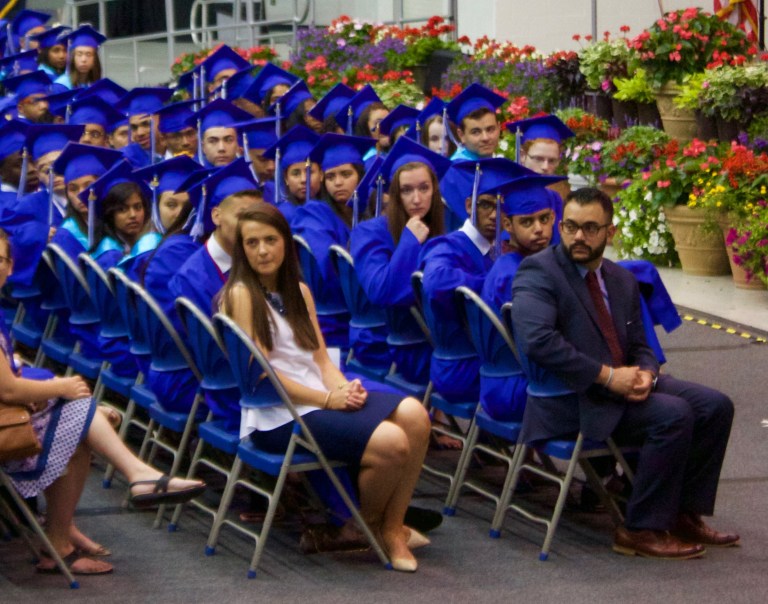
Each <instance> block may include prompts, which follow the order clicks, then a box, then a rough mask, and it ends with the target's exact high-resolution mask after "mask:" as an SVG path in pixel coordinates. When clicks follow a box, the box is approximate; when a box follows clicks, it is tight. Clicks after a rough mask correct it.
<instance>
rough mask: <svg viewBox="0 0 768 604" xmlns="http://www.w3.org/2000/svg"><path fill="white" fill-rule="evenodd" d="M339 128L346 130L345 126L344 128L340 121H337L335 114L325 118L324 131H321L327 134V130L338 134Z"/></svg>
mask: <svg viewBox="0 0 768 604" xmlns="http://www.w3.org/2000/svg"><path fill="white" fill-rule="evenodd" d="M339 130H341V131H342V132H344V128H342V127H341V126H340V125H339V122H337V121H336V116H335V115H329V116H328V117H327V118H325V119H324V120H323V131H322V132H321V134H326V133H327V132H331V133H333V134H337V133H338V132H339Z"/></svg>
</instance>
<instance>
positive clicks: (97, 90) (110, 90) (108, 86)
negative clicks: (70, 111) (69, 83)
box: [75, 78, 128, 106]
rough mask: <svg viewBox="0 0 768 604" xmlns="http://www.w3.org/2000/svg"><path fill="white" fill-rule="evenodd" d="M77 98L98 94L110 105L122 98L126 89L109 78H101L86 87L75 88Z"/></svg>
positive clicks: (126, 92) (115, 103)
mask: <svg viewBox="0 0 768 604" xmlns="http://www.w3.org/2000/svg"><path fill="white" fill-rule="evenodd" d="M75 92H76V96H77V100H80V99H85V98H88V97H89V96H98V97H99V98H100V99H101V100H102V101H106V102H107V103H109V104H110V105H112V106H114V105H117V103H118V102H119V101H120V99H122V98H123V97H124V96H125V95H126V94H128V91H127V90H126V89H125V88H123V87H122V86H120V84H117V83H116V82H113V81H112V80H110V79H109V78H101V79H100V80H96V81H95V82H94V83H93V84H91V85H90V86H88V87H87V88H81V89H80V90H76V91H75Z"/></svg>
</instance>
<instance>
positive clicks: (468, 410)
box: [429, 392, 477, 419]
mask: <svg viewBox="0 0 768 604" xmlns="http://www.w3.org/2000/svg"><path fill="white" fill-rule="evenodd" d="M429 402H430V405H431V406H432V407H434V408H435V409H439V410H440V411H442V412H443V413H445V414H446V415H452V416H453V417H460V418H461V419H472V418H473V417H474V416H475V410H476V409H477V401H460V402H457V403H451V402H449V401H447V400H446V399H445V398H443V396H442V395H440V394H438V393H437V392H433V393H432V396H431V397H430V399H429Z"/></svg>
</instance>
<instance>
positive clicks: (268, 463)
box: [206, 314, 391, 578]
mask: <svg viewBox="0 0 768 604" xmlns="http://www.w3.org/2000/svg"><path fill="white" fill-rule="evenodd" d="M213 323H214V325H215V327H216V329H217V331H218V332H219V333H220V334H221V339H222V341H223V342H224V349H225V350H226V351H227V354H228V355H229V363H230V365H231V367H232V373H233V374H234V377H235V380H236V381H237V384H238V387H239V388H240V395H241V399H240V405H241V406H244V407H273V406H276V405H285V407H286V408H287V409H288V410H289V411H290V412H291V415H292V416H293V419H294V422H295V425H294V430H293V433H292V434H291V438H290V440H289V442H288V447H287V449H286V451H285V453H284V454H282V455H281V454H276V453H267V452H265V451H261V450H259V449H258V448H257V447H256V446H255V445H254V444H253V443H252V442H251V440H250V439H246V440H245V441H243V442H242V443H241V444H240V445H239V446H238V448H237V458H236V460H235V465H234V466H233V468H232V472H231V474H230V476H229V480H228V481H227V485H226V487H225V489H224V494H223V495H222V498H221V503H220V505H219V509H218V511H217V513H216V516H215V519H214V523H213V527H212V528H211V532H210V534H209V536H208V544H207V546H206V554H207V555H212V554H213V553H214V552H215V548H216V543H217V541H218V537H219V533H220V531H221V528H222V527H223V526H224V525H227V526H230V527H232V528H234V529H235V530H237V531H239V532H241V533H243V534H244V535H248V536H250V537H252V538H253V539H254V540H255V542H256V545H255V549H254V552H253V557H252V558H251V564H250V567H249V569H248V577H249V578H255V577H256V568H257V566H258V564H259V560H260V558H261V554H262V552H263V550H264V546H265V544H266V540H267V537H268V535H269V530H270V528H271V526H272V522H273V520H274V517H275V511H276V510H277V504H278V502H279V500H280V495H281V494H282V491H283V487H284V486H285V479H286V477H287V476H288V473H289V472H306V471H309V470H318V469H322V470H323V471H324V472H325V473H326V475H327V476H328V478H329V480H330V481H331V483H332V484H333V486H334V488H335V489H336V491H337V492H338V493H339V495H340V496H341V498H342V500H343V501H344V504H345V505H346V506H347V507H348V508H349V510H350V511H351V513H352V516H353V517H354V519H355V521H356V522H357V524H358V526H359V527H360V529H361V530H362V531H363V533H364V534H365V536H366V537H367V539H368V541H369V542H370V544H371V546H372V547H373V549H374V551H375V552H376V554H377V555H378V556H379V559H380V560H381V562H382V563H383V564H384V565H385V566H386V567H387V568H391V564H390V562H389V560H388V559H387V556H386V554H385V553H384V551H383V550H382V549H381V546H380V545H379V544H378V542H377V541H376V539H375V537H374V536H373V534H372V533H371V531H370V529H369V528H368V526H367V525H366V524H365V521H364V520H363V519H362V517H361V516H360V512H359V511H358V510H357V507H356V506H355V504H354V503H353V501H352V498H351V497H350V496H349V494H348V493H347V491H346V490H345V489H344V487H343V486H342V485H341V483H340V482H339V479H338V477H337V476H336V474H335V473H334V471H333V469H332V468H334V467H339V466H341V465H343V464H341V463H339V462H333V461H329V460H327V459H326V457H325V455H323V452H322V451H321V450H320V447H319V446H318V444H317V441H315V438H314V436H312V433H311V432H310V430H309V429H308V428H307V426H306V424H305V423H304V421H303V420H302V418H301V416H300V415H299V414H298V413H297V412H296V409H295V407H294V406H293V402H292V401H291V399H290V397H289V396H288V393H287V392H286V391H285V388H284V387H283V385H282V383H281V382H280V379H279V378H278V377H277V375H276V374H275V372H274V370H273V369H272V366H271V365H270V364H269V361H268V360H267V359H266V358H265V357H264V355H263V354H262V353H261V351H260V350H259V348H258V347H257V346H256V345H255V344H254V343H253V341H252V340H251V338H250V337H249V336H248V335H247V334H246V333H245V332H244V331H243V330H242V329H240V327H239V326H238V325H237V324H236V323H235V322H234V321H232V319H230V318H229V317H227V316H224V315H222V314H217V315H215V316H214V318H213ZM243 465H247V466H249V467H251V468H255V469H257V470H261V471H262V472H265V473H267V474H269V475H270V476H274V477H276V478H277V480H276V483H275V487H274V489H273V490H272V491H268V490H266V489H265V488H264V487H263V486H261V485H257V484H255V483H253V482H251V481H248V480H246V479H241V478H240V474H241V472H242V469H243ZM238 485H239V486H243V487H245V488H247V489H249V490H250V491H252V492H254V493H258V494H260V495H262V496H263V497H266V498H267V500H268V501H269V506H268V508H267V513H266V516H265V517H264V523H263V524H262V527H261V530H260V531H259V532H256V531H254V530H251V529H249V528H247V527H245V526H243V525H242V524H240V523H238V522H235V521H234V520H230V519H228V518H227V511H228V509H229V506H230V504H231V502H232V497H233V496H234V493H235V488H236V487H237V486H238Z"/></svg>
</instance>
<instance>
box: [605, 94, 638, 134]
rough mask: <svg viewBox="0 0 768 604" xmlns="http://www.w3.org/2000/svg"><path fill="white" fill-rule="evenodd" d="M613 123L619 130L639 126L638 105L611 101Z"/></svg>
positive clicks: (629, 102)
mask: <svg viewBox="0 0 768 604" xmlns="http://www.w3.org/2000/svg"><path fill="white" fill-rule="evenodd" d="M611 108H612V109H613V121H614V123H615V124H616V125H617V126H618V127H619V128H629V127H630V126H634V125H635V124H637V103H635V102H634V101H617V100H616V99H613V98H612V99H611Z"/></svg>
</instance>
